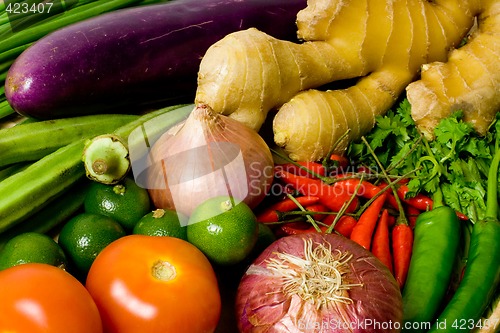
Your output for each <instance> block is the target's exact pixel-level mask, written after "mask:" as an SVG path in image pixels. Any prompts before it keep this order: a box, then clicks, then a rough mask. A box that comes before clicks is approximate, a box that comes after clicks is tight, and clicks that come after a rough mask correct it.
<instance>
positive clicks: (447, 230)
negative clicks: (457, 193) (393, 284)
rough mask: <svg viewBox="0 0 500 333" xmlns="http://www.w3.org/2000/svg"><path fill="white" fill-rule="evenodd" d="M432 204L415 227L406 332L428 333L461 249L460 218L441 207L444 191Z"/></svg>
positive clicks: (406, 292) (405, 291)
mask: <svg viewBox="0 0 500 333" xmlns="http://www.w3.org/2000/svg"><path fill="white" fill-rule="evenodd" d="M433 201H434V208H433V209H432V210H430V211H427V212H424V213H421V214H420V215H419V216H418V218H417V221H416V224H415V230H414V243H413V253H412V257H411V261H410V268H409V271H408V277H407V280H406V284H405V287H404V289H403V307H404V311H403V313H404V318H403V320H404V322H405V324H404V329H403V332H425V331H426V329H428V328H429V323H431V322H432V321H433V320H434V319H435V318H436V316H437V311H438V309H439V307H440V306H441V304H442V301H443V299H444V296H445V294H446V291H447V289H448V285H449V283H450V280H451V276H452V272H453V267H454V263H455V256H456V253H457V251H458V249H459V245H460V235H461V227H460V220H459V219H458V217H457V214H456V213H455V211H454V210H453V209H451V208H450V207H447V206H444V205H443V204H442V192H441V191H438V192H437V193H436V195H435V196H434V198H433ZM426 325H427V326H426Z"/></svg>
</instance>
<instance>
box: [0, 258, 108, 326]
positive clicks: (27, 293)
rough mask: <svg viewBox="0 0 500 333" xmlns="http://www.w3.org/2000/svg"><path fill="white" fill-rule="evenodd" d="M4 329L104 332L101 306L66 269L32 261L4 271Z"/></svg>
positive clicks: (0, 279)
mask: <svg viewBox="0 0 500 333" xmlns="http://www.w3.org/2000/svg"><path fill="white" fill-rule="evenodd" d="M0 331H2V332H30V333H38V332H44V333H60V332H72V333H89V332H93V333H100V332H102V324H101V319H100V316H99V312H98V310H97V306H96V305H95V303H94V301H93V300H92V298H91V297H90V295H89V293H88V292H87V290H86V289H85V287H84V286H83V285H82V284H81V283H80V282H79V281H78V280H77V279H76V278H74V277H73V276H71V275H70V274H69V273H67V272H66V271H64V270H62V269H60V268H57V267H55V266H51V265H48V264H39V263H29V264H22V265H18V266H14V267H11V268H8V269H5V270H3V271H1V272H0Z"/></svg>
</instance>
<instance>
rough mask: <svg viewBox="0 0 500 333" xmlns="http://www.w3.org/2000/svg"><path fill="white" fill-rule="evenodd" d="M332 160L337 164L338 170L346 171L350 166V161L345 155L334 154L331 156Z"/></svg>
mask: <svg viewBox="0 0 500 333" xmlns="http://www.w3.org/2000/svg"><path fill="white" fill-rule="evenodd" d="M330 160H331V161H336V162H337V169H341V170H344V169H346V168H347V166H348V165H349V159H348V158H347V157H345V156H343V155H339V154H332V155H330Z"/></svg>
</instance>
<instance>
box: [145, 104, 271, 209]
mask: <svg viewBox="0 0 500 333" xmlns="http://www.w3.org/2000/svg"><path fill="white" fill-rule="evenodd" d="M150 154H151V158H152V167H151V168H149V170H148V176H147V177H148V186H147V187H148V189H149V193H150V196H151V199H152V201H153V204H154V205H155V206H156V207H157V208H163V209H175V210H177V211H178V212H180V213H183V214H185V215H190V213H191V212H192V211H193V209H194V208H196V206H198V205H199V204H201V203H202V202H203V201H205V200H207V199H209V198H212V197H214V196H219V195H229V196H232V197H233V198H234V199H235V200H236V201H244V202H245V203H247V204H248V205H249V206H250V207H251V208H254V207H255V206H256V205H257V204H258V203H260V202H261V201H262V199H263V198H264V197H265V196H266V194H267V193H268V191H269V190H270V188H271V184H272V180H273V158H272V155H271V152H270V150H269V147H268V146H267V144H266V143H265V141H264V140H263V139H262V138H261V137H260V135H259V134H258V133H257V132H256V131H254V130H253V129H250V128H248V127H246V126H245V125H243V124H242V123H240V122H238V121H236V120H233V119H231V118H228V117H226V116H224V115H221V114H219V113H217V112H214V111H213V110H212V109H211V108H210V107H209V106H207V105H197V106H196V107H195V109H194V110H193V111H192V112H191V114H190V115H189V117H188V118H187V119H186V120H185V122H184V123H183V124H182V126H180V127H176V128H175V131H170V132H167V133H165V134H164V135H162V136H161V137H160V139H158V141H157V142H156V143H155V144H154V145H153V147H152V149H151V152H150Z"/></svg>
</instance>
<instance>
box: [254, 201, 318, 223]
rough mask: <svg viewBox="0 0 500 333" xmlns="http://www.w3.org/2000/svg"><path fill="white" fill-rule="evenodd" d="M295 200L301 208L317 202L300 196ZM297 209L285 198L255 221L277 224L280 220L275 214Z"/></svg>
mask: <svg viewBox="0 0 500 333" xmlns="http://www.w3.org/2000/svg"><path fill="white" fill-rule="evenodd" d="M295 199H296V200H297V202H298V203H299V204H300V205H301V206H310V205H313V204H315V203H317V202H318V201H319V198H318V197H313V196H301V197H297V198H295ZM297 208H298V206H297V204H296V203H295V202H294V201H293V200H292V199H290V198H286V199H283V200H281V201H279V202H277V203H275V204H273V205H271V206H269V207H267V208H266V209H264V210H263V211H262V212H260V213H259V214H258V215H257V221H258V222H261V223H271V222H278V221H279V220H280V219H279V216H278V213H277V212H289V211H291V210H294V209H297Z"/></svg>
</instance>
